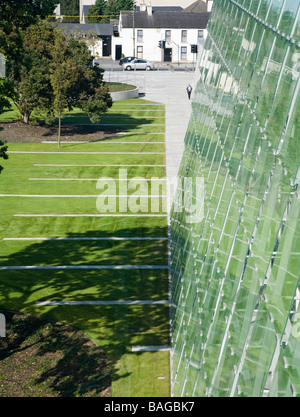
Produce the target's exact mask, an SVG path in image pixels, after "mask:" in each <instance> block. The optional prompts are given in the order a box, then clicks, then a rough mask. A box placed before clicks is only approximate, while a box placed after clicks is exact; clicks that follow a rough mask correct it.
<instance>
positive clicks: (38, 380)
mask: <svg viewBox="0 0 300 417" xmlns="http://www.w3.org/2000/svg"><path fill="white" fill-rule="evenodd" d="M1 313H3V314H5V317H6V324H7V328H8V332H7V338H6V339H5V343H2V345H1V346H0V361H5V360H6V363H8V364H14V365H15V366H14V372H15V373H17V374H18V372H22V370H21V369H20V370H19V369H18V363H19V362H20V361H22V366H21V367H20V368H22V367H23V366H24V365H25V366H26V372H25V373H23V375H22V377H23V378H22V379H23V381H22V384H23V385H24V384H26V383H27V384H29V385H30V383H31V381H34V385H35V387H36V388H33V390H30V389H25V394H28V393H31V394H32V395H29V396H35V395H34V393H37V394H38V393H39V390H40V389H41V388H40V387H41V386H42V387H43V388H42V390H45V392H46V395H45V392H44V394H43V396H56V395H57V396H59V397H74V396H110V393H111V378H110V372H109V367H108V363H107V358H106V356H105V354H104V352H103V351H102V349H100V348H99V347H97V346H96V345H95V344H94V343H93V342H92V341H91V340H90V339H89V338H88V337H87V336H86V335H85V334H84V333H82V332H79V331H77V330H75V329H74V328H72V327H70V326H66V325H62V324H59V323H54V322H51V321H49V320H45V319H40V318H37V317H34V316H30V315H24V314H19V313H15V312H11V311H1ZM8 358H10V359H11V360H7V359H8ZM2 373H3V374H4V375H3V376H4V377H6V378H9V377H10V370H9V366H7V365H6V366H5V365H4V366H3V369H2ZM49 389H50V393H49ZM7 392H8V394H10V395H9V396H11V395H12V394H13V393H15V394H16V396H19V395H18V394H19V393H20V391H18V389H17V390H16V388H15V387H13V384H12V383H11V384H10V386H9V387H8V390H7ZM49 394H50V395H49ZM51 394H52V395H51ZM23 395H24V392H22V391H21V396H23ZM26 396H27V395H26Z"/></svg>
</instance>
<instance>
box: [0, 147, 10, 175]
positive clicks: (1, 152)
mask: <svg viewBox="0 0 300 417" xmlns="http://www.w3.org/2000/svg"><path fill="white" fill-rule="evenodd" d="M6 152H7V146H6V145H5V142H4V141H3V140H0V158H3V159H8V155H7V153H6ZM2 170H3V166H1V165H0V173H1V171H2Z"/></svg>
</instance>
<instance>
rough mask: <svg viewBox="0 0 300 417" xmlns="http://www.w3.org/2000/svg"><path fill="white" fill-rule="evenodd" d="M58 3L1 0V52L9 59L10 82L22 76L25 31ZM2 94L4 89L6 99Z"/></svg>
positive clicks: (0, 93) (7, 72)
mask: <svg viewBox="0 0 300 417" xmlns="http://www.w3.org/2000/svg"><path fill="white" fill-rule="evenodd" d="M58 3H59V0H1V4H0V52H1V53H3V54H4V56H5V57H6V59H7V66H6V75H7V80H8V82H9V83H11V82H12V81H13V80H17V79H18V78H19V77H20V63H21V61H22V51H23V36H22V33H23V31H24V30H25V29H26V28H27V27H29V26H30V25H32V24H34V23H36V22H37V21H38V20H39V18H41V19H44V18H46V17H47V16H48V15H51V14H53V12H54V9H55V7H56V6H57V4H58ZM7 88H8V86H7V85H6V89H7ZM11 89H12V86H11V87H10V88H8V90H9V91H11ZM2 94H3V89H2V90H1V92H0V97H1V99H2V100H4V99H5V96H3V95H2ZM9 97H10V96H9ZM6 104H9V102H6Z"/></svg>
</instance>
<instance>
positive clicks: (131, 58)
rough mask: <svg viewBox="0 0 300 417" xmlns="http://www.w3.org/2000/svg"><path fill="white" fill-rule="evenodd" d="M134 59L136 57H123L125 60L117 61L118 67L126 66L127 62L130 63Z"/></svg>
mask: <svg viewBox="0 0 300 417" xmlns="http://www.w3.org/2000/svg"><path fill="white" fill-rule="evenodd" d="M134 59H136V57H135V56H125V58H121V59H120V61H119V65H123V64H126V63H127V62H131V61H133V60H134Z"/></svg>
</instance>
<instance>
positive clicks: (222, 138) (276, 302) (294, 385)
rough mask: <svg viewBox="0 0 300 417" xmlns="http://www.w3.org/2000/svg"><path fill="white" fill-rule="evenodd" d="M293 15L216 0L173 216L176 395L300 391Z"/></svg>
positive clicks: (286, 7) (257, 3)
mask: <svg viewBox="0 0 300 417" xmlns="http://www.w3.org/2000/svg"><path fill="white" fill-rule="evenodd" d="M299 19H300V1H299V0H235V1H234V0H214V4H213V9H212V12H211V16H210V20H209V24H208V36H207V40H206V42H205V45H204V50H203V53H202V56H201V58H200V59H199V62H198V67H197V71H196V75H197V83H196V88H195V89H194V91H195V93H194V97H193V102H192V116H191V119H190V122H189V126H188V130H187V133H186V136H185V151H184V154H183V157H182V161H181V166H180V169H179V174H178V179H179V182H178V187H177V191H176V195H175V199H174V202H173V207H172V211H171V220H170V222H171V223H170V236H171V245H170V247H171V252H170V266H171V274H172V313H171V327H172V395H173V396H189V397H192V396H212V397H216V396H225V397H227V396H246V397H257V396H258V397H260V396H272V397H277V396H278V397H280V396H287V397H289V396H300V280H299V271H300V239H299V236H300V223H299V210H300V196H299V192H300V187H298V183H299V180H300V170H299V159H300V158H299V156H300V106H299V102H300V95H299V94H298V92H299V71H300V44H299V41H300V20H299ZM197 179H198V182H197ZM188 180H189V182H190V183H189V184H188Z"/></svg>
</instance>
